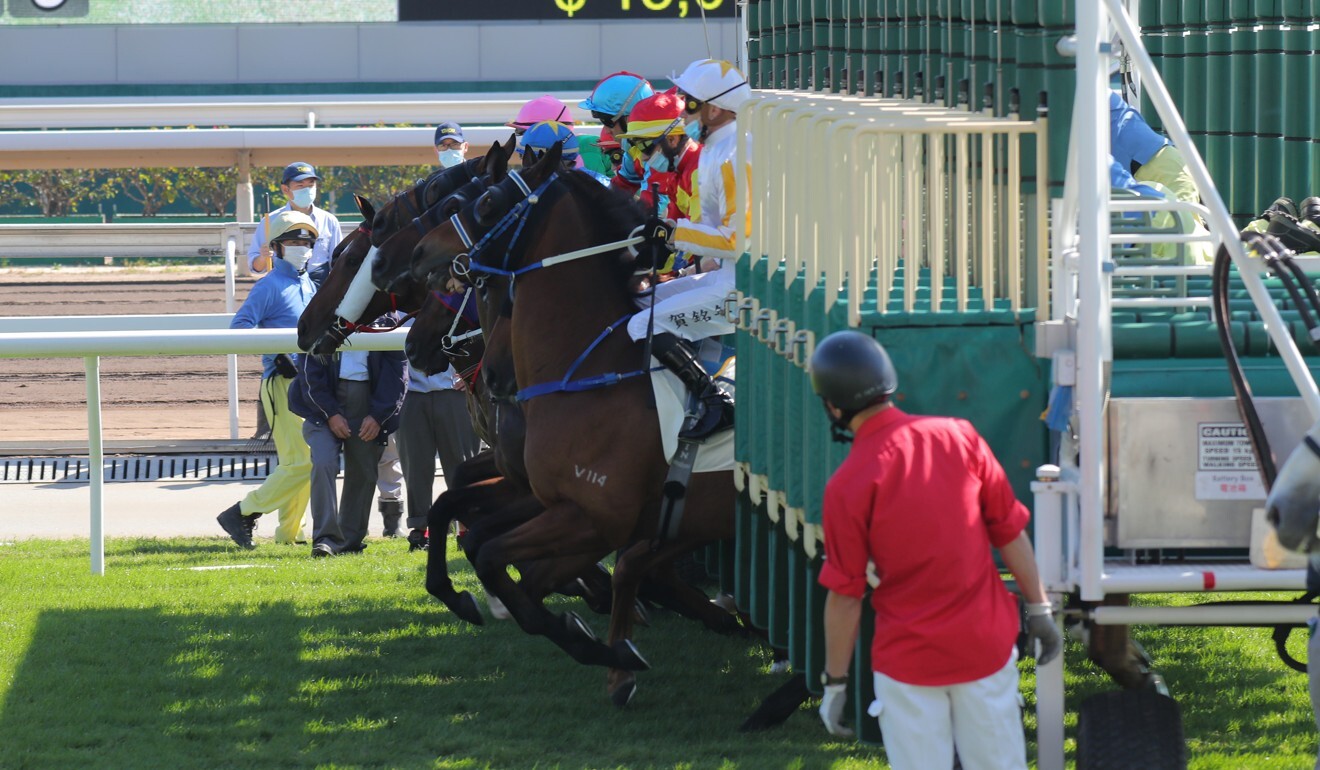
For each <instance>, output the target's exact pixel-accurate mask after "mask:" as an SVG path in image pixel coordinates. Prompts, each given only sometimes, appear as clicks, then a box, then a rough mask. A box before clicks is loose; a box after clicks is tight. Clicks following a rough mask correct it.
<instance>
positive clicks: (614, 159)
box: [596, 126, 623, 177]
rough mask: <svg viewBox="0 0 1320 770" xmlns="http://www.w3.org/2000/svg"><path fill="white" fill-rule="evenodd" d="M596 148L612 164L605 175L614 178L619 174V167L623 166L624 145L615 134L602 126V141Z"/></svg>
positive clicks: (597, 143)
mask: <svg viewBox="0 0 1320 770" xmlns="http://www.w3.org/2000/svg"><path fill="white" fill-rule="evenodd" d="M596 146H597V147H599V148H600V152H601V154H602V155H604V156H605V157H606V158H608V159H609V162H610V170H609V171H608V172H606V174H605V175H606V176H611V177H612V176H614V175H615V174H617V173H619V167H620V166H622V165H623V145H621V144H620V143H619V140H618V139H616V138H614V132H613V131H611V130H609V129H608V128H606V127H604V126H601V127H600V141H598V142H596Z"/></svg>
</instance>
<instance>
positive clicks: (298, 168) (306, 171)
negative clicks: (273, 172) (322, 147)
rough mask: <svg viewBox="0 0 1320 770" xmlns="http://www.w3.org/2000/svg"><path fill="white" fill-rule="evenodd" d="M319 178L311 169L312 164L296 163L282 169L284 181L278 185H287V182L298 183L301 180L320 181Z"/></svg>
mask: <svg viewBox="0 0 1320 770" xmlns="http://www.w3.org/2000/svg"><path fill="white" fill-rule="evenodd" d="M320 178H321V177H320V176H318V175H317V173H316V169H314V168H312V164H310V163H303V162H302V161H298V162H297V163H290V164H289V165H287V166H285V167H284V179H283V180H282V181H281V182H280V184H288V183H289V182H298V181H301V180H303V179H320Z"/></svg>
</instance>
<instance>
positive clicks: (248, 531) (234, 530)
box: [215, 503, 260, 551]
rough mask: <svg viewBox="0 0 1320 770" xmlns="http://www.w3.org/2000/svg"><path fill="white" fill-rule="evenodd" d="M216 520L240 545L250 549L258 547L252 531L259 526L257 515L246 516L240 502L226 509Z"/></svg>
mask: <svg viewBox="0 0 1320 770" xmlns="http://www.w3.org/2000/svg"><path fill="white" fill-rule="evenodd" d="M257 515H258V516H259V515H260V514H257ZM215 520H216V522H217V523H219V524H220V528H221V529H223V530H224V531H225V532H226V533H227V534H228V535H229V537H230V539H231V540H233V541H234V543H236V544H237V545H238V547H240V548H246V549H248V550H249V551H250V550H252V549H253V548H256V546H255V545H253V544H252V532H253V531H254V530H255V529H256V526H257V516H244V515H243V509H242V508H240V507H239V504H238V503H234V504H233V505H231V506H229V507H228V508H226V509H224V511H222V512H221V513H220V515H219V516H216V517H215Z"/></svg>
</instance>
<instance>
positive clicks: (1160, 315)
mask: <svg viewBox="0 0 1320 770" xmlns="http://www.w3.org/2000/svg"><path fill="white" fill-rule="evenodd" d="M1137 317H1138V319H1139V320H1140V321H1141V322H1142V323H1144V324H1153V323H1159V322H1161V321H1163V322H1164V323H1168V322H1169V320H1170V319H1172V318H1173V311H1172V310H1143V311H1141V312H1140V313H1138V314H1137Z"/></svg>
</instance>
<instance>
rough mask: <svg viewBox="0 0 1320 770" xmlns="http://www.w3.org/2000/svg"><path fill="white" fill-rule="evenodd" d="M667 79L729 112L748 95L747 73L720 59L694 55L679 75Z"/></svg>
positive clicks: (689, 94) (694, 96) (683, 89)
mask: <svg viewBox="0 0 1320 770" xmlns="http://www.w3.org/2000/svg"><path fill="white" fill-rule="evenodd" d="M670 79H671V80H673V82H674V85H676V86H678V90H680V91H682V92H683V93H685V94H687V95H688V96H691V97H692V98H694V99H698V100H700V101H703V102H709V103H711V104H713V105H715V106H716V107H719V108H720V109H725V110H729V111H730V112H737V111H738V107H740V106H741V105H742V103H743V102H745V101H747V100H748V99H749V98H751V96H752V89H751V87H749V86H748V85H747V76H745V75H743V74H742V72H741V71H739V69H738V68H737V67H735V66H733V65H732V64H731V63H729V62H727V61H724V60H723V59H698V60H697V61H694V62H692V63H691V64H689V65H688V66H687V69H685V70H683V74H682V75H679V76H678V77H674V78H670Z"/></svg>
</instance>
